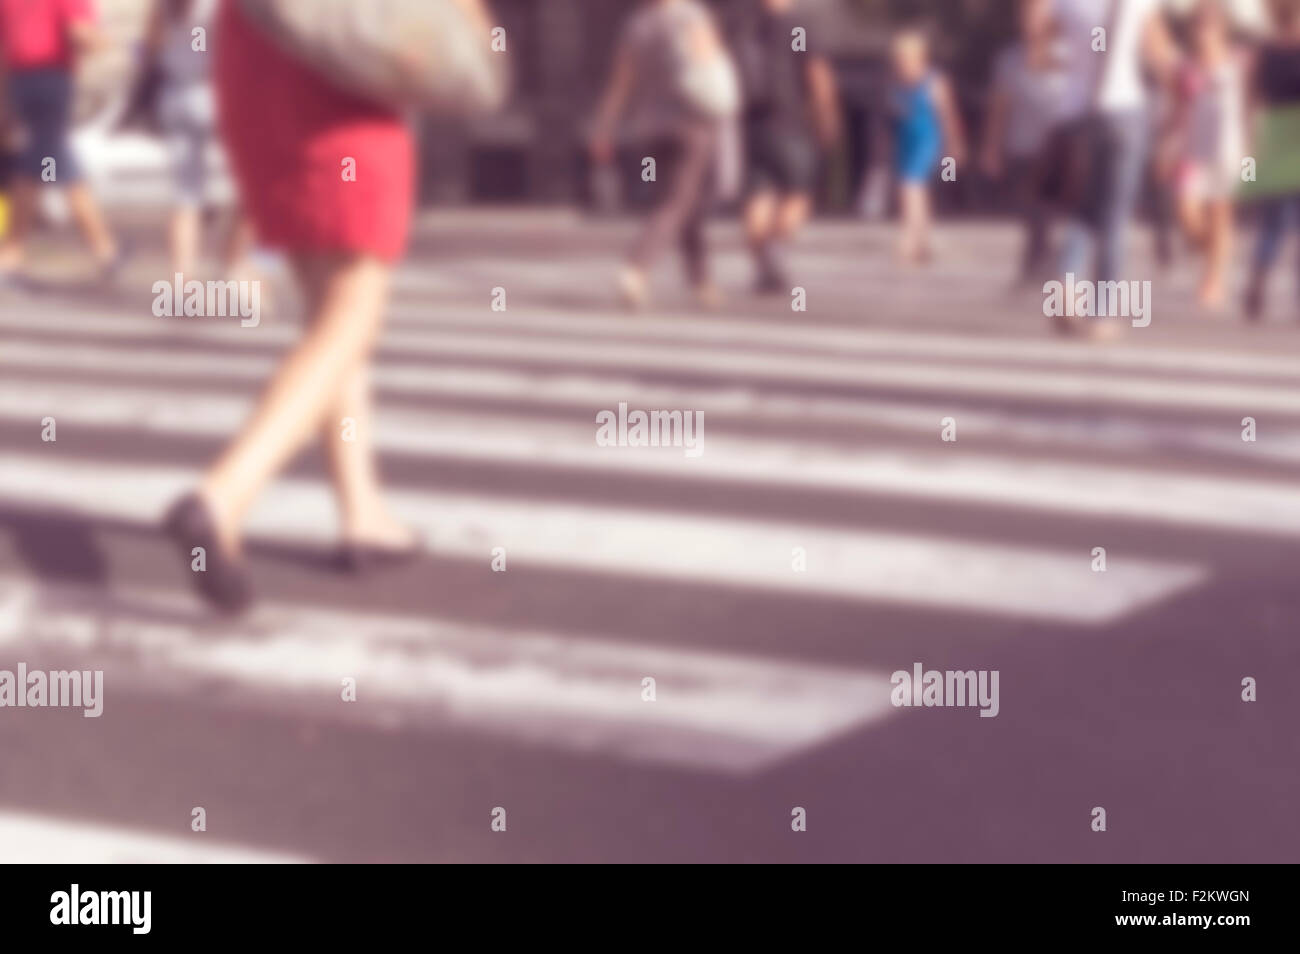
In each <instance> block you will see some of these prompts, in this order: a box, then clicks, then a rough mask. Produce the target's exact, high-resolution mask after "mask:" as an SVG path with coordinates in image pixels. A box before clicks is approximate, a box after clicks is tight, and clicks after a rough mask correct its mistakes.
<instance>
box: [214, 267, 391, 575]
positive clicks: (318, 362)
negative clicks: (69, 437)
mask: <svg viewBox="0 0 1300 954" xmlns="http://www.w3.org/2000/svg"><path fill="white" fill-rule="evenodd" d="M302 268H303V269H306V272H307V273H309V274H312V275H316V276H319V278H318V280H317V281H316V284H315V287H314V288H313V289H311V290H309V291H308V296H307V297H308V303H309V304H311V303H312V302H313V301H314V302H316V303H317V304H316V306H315V308H314V309H313V312H314V318H313V320H312V322H311V324H310V326H309V328H308V329H307V332H306V334H305V335H304V336H303V338H302V340H301V341H300V342H299V343H298V344H297V345H296V346H295V347H294V349H293V350H292V351H291V352H290V353H289V355H288V356H287V357H286V358H285V360H284V362H283V363H282V364H281V365H280V367H279V369H278V370H277V371H276V373H275V375H274V377H273V378H272V379H271V383H270V385H269V386H268V387H267V389H266V392H265V393H264V394H263V396H262V399H261V403H260V404H259V406H258V408H257V410H256V411H255V412H254V414H253V417H252V419H251V420H250V421H249V422H248V424H247V425H246V426H245V427H244V430H243V431H242V432H241V433H240V434H239V436H238V437H236V439H235V441H234V442H233V443H232V444H231V445H230V446H229V447H228V448H227V449H226V451H225V452H224V453H223V454H222V455H221V457H220V458H219V459H218V460H217V462H216V464H215V465H214V466H213V467H212V469H211V470H210V471H209V472H208V473H207V475H206V476H205V477H204V480H203V482H202V485H201V487H200V494H201V495H202V497H203V499H204V502H205V503H206V504H207V506H208V508H209V510H210V511H211V513H212V515H213V518H214V520H215V522H216V525H217V528H218V533H219V535H220V536H221V538H222V543H223V545H224V546H225V547H226V549H227V550H228V551H229V552H232V553H237V552H238V551H239V526H240V524H241V523H242V521H243V518H244V515H245V513H246V512H247V510H248V508H249V506H250V505H251V504H252V502H253V499H254V498H255V497H256V495H257V493H258V492H259V491H260V490H261V489H262V487H263V486H265V484H266V483H267V482H268V481H269V480H270V479H271V478H272V477H273V476H274V475H275V474H276V473H278V472H279V471H280V470H281V468H283V467H284V465H285V464H286V463H287V462H288V461H289V459H290V458H291V457H292V456H293V455H294V454H296V453H297V452H298V451H299V450H300V449H301V448H302V446H303V444H305V443H306V441H307V440H308V439H309V438H310V437H311V436H312V435H313V434H317V433H319V432H320V429H321V427H322V426H323V425H324V423H325V421H326V415H327V414H330V413H331V412H332V411H334V410H336V409H337V407H338V403H337V402H338V401H339V394H340V389H341V388H342V387H344V386H345V384H346V383H347V382H348V381H349V380H350V378H351V376H352V375H354V374H356V373H357V372H358V369H360V368H362V366H363V365H364V363H365V362H366V360H367V358H368V355H369V352H370V350H371V348H372V347H373V346H374V342H375V340H376V338H377V337H378V334H379V329H380V326H381V324H382V321H383V314H384V307H385V304H386V301H387V296H388V278H389V268H388V266H387V265H386V264H384V263H383V262H380V261H378V260H377V259H374V258H370V257H363V256H351V255H350V256H337V255H329V256H323V255H313V256H309V257H306V258H305V259H304V263H303V266H302Z"/></svg>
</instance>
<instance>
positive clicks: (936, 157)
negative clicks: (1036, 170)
mask: <svg viewBox="0 0 1300 954" xmlns="http://www.w3.org/2000/svg"><path fill="white" fill-rule="evenodd" d="M892 52H893V61H894V79H895V84H894V88H893V90H892V92H891V94H890V108H891V112H892V115H893V132H894V177H895V180H896V181H897V183H898V204H899V213H900V216H901V218H902V235H901V236H900V242H899V253H900V255H901V256H902V258H903V260H904V261H906V262H910V263H921V262H926V261H929V259H930V255H931V248H930V192H929V183H930V180H931V179H932V178H933V177H934V173H935V171H936V170H937V169H938V167H939V163H940V160H941V159H943V158H944V156H943V149H944V146H945V145H946V146H948V148H949V150H950V151H949V153H948V155H949V156H951V157H952V158H953V159H954V160H955V161H956V162H957V164H958V165H960V164H961V163H962V162H964V161H965V153H966V137H965V133H964V132H963V130H962V125H961V117H960V115H959V114H958V112H957V107H956V100H955V98H954V96H953V93H952V87H951V86H950V85H949V83H948V80H947V78H946V77H945V76H943V74H941V73H940V72H938V71H937V70H935V69H934V68H933V67H931V65H930V52H929V45H928V43H927V42H926V39H925V36H924V35H923V34H921V33H920V32H919V31H915V30H906V31H904V32H902V33H899V34H898V36H896V37H895V38H894V43H893V51H892Z"/></svg>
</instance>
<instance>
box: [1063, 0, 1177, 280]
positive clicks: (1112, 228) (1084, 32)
mask: <svg viewBox="0 0 1300 954" xmlns="http://www.w3.org/2000/svg"><path fill="white" fill-rule="evenodd" d="M1163 6H1164V4H1163V0H1056V7H1055V11H1054V14H1055V19H1056V25H1057V35H1058V38H1059V40H1060V43H1061V47H1062V55H1063V57H1064V69H1065V74H1066V79H1065V91H1064V98H1063V102H1062V106H1061V112H1062V117H1063V119H1064V121H1065V122H1066V123H1069V124H1074V125H1075V126H1077V127H1078V129H1079V130H1080V133H1079V137H1078V140H1077V141H1078V147H1077V148H1080V149H1082V150H1084V151H1085V153H1086V170H1087V171H1086V177H1087V181H1086V187H1085V188H1084V189H1082V190H1081V194H1080V195H1079V196H1077V197H1076V199H1077V201H1076V207H1075V208H1074V209H1072V210H1071V223H1070V227H1069V228H1068V229H1067V234H1066V240H1065V243H1064V248H1063V257H1062V262H1061V271H1062V272H1064V273H1071V272H1072V273H1075V274H1077V275H1084V274H1086V273H1087V265H1088V259H1089V256H1090V255H1091V253H1092V252H1093V250H1094V248H1095V251H1096V261H1095V264H1094V266H1093V269H1092V272H1093V274H1094V275H1095V277H1096V279H1097V280H1099V281H1113V280H1115V279H1117V278H1118V277H1119V274H1118V273H1119V270H1120V269H1121V268H1122V266H1123V262H1124V251H1125V239H1126V236H1127V230H1128V223H1129V220H1130V218H1131V217H1132V215H1133V211H1134V208H1135V206H1136V205H1137V199H1138V191H1139V189H1140V187H1141V183H1142V175H1143V170H1144V168H1145V158H1146V151H1147V130H1148V126H1149V123H1148V116H1147V98H1148V97H1147V88H1146V82H1145V76H1146V75H1147V73H1148V72H1154V73H1155V74H1156V75H1161V76H1164V75H1168V72H1169V70H1170V69H1172V66H1173V64H1174V62H1175V49H1174V44H1173V42H1172V39H1171V38H1170V36H1169V32H1168V27H1167V24H1166V23H1165V19H1164V10H1163Z"/></svg>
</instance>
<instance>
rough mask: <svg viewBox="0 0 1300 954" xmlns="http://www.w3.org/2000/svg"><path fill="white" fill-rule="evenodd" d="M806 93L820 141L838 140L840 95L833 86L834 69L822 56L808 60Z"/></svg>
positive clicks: (825, 142)
mask: <svg viewBox="0 0 1300 954" xmlns="http://www.w3.org/2000/svg"><path fill="white" fill-rule="evenodd" d="M808 94H809V96H810V98H811V99H812V110H813V119H814V121H815V122H816V124H817V134H818V135H819V136H821V140H822V143H823V144H825V145H830V144H831V143H833V142H836V141H838V140H839V138H840V133H841V129H840V97H839V92H838V90H837V89H836V86H835V70H833V69H832V68H831V64H830V61H829V60H827V59H826V57H824V56H814V57H813V58H812V59H811V60H810V61H809V62H808Z"/></svg>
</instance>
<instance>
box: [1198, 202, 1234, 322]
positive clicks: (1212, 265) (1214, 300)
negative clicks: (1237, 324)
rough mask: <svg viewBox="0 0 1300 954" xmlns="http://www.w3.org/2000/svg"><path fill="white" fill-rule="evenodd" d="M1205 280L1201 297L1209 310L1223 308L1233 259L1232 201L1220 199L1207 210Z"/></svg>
mask: <svg viewBox="0 0 1300 954" xmlns="http://www.w3.org/2000/svg"><path fill="white" fill-rule="evenodd" d="M1206 221H1207V222H1208V227H1207V229H1206V236H1207V242H1206V248H1205V277H1204V278H1203V279H1202V281H1201V287H1200V292H1199V297H1200V301H1201V304H1203V305H1205V306H1206V307H1208V308H1219V307H1221V306H1222V305H1223V304H1224V300H1225V298H1226V294H1227V272H1228V263H1229V262H1230V261H1231V260H1232V230H1233V229H1232V227H1233V222H1232V202H1231V201H1229V200H1227V199H1216V200H1214V201H1213V202H1210V203H1209V204H1208V207H1207V209H1206Z"/></svg>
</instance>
